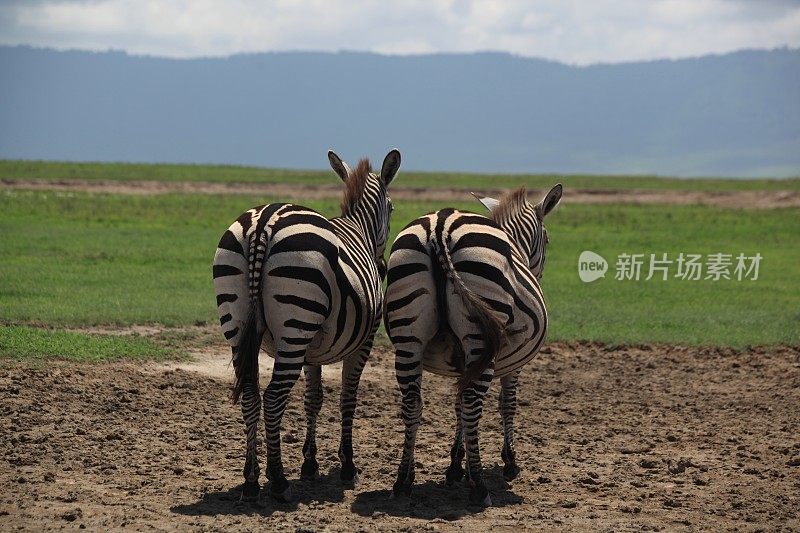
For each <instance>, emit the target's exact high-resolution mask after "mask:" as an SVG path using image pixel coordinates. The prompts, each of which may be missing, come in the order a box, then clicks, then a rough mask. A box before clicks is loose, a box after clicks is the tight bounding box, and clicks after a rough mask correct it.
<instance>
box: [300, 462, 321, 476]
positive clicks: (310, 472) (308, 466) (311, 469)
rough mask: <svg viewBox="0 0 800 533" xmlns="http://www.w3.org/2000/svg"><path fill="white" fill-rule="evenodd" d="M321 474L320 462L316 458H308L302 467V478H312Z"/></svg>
mask: <svg viewBox="0 0 800 533" xmlns="http://www.w3.org/2000/svg"><path fill="white" fill-rule="evenodd" d="M317 474H319V463H318V462H317V460H316V459H306V460H305V461H303V466H302V467H301V468H300V479H303V480H310V479H314V478H315V477H317Z"/></svg>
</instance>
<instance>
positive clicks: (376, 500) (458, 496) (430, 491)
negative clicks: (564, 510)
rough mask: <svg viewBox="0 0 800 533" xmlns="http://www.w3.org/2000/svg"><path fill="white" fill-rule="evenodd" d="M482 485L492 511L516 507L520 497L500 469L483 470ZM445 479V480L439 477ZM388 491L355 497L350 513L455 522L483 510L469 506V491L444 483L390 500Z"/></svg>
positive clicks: (419, 485) (425, 484) (417, 486)
mask: <svg viewBox="0 0 800 533" xmlns="http://www.w3.org/2000/svg"><path fill="white" fill-rule="evenodd" d="M483 475H484V482H485V483H486V487H487V488H488V489H489V492H490V493H491V495H492V507H505V506H508V505H519V504H521V503H522V502H523V499H522V498H521V497H520V496H517V495H516V494H514V492H512V490H511V486H510V485H509V484H508V483H507V482H506V481H505V480H504V479H503V469H502V467H500V466H497V465H495V466H494V467H492V468H487V469H485V470H484V474H483ZM442 478H444V476H442ZM391 494H392V491H391V489H385V490H373V491H368V492H362V493H360V494H358V495H356V498H355V501H354V502H353V504H352V505H351V506H350V509H351V510H352V511H353V512H354V513H356V514H358V515H360V516H373V515H375V514H376V513H382V514H387V515H390V516H397V517H414V518H422V519H425V520H435V519H437V518H440V519H444V520H447V521H453V520H458V519H460V518H462V517H464V516H466V515H470V514H476V513H481V512H483V510H484V509H483V508H481V507H475V506H471V505H469V499H468V496H469V488H468V487H467V486H466V484H465V483H456V484H455V485H453V486H452V487H447V486H445V484H444V479H442V480H438V481H434V480H430V481H425V482H423V483H416V484H415V485H414V488H413V489H412V491H411V496H410V497H399V498H394V499H392V498H390V496H391Z"/></svg>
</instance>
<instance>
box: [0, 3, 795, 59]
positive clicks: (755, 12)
mask: <svg viewBox="0 0 800 533" xmlns="http://www.w3.org/2000/svg"><path fill="white" fill-rule="evenodd" d="M0 43H2V44H33V45H39V46H52V47H56V48H88V49H101V50H104V49H109V48H113V49H123V50H126V51H128V52H130V53H134V54H152V55H163V56H171V57H193V56H200V55H228V54H233V53H237V52H257V51H266V50H362V51H375V52H382V53H392V54H403V53H429V52H470V51H484V50H499V51H508V52H512V53H515V54H519V55H524V56H536V57H545V58H550V59H556V60H559V61H564V62H567V63H577V64H588V63H595V62H617V61H631V60H640V59H652V58H662V57H667V58H677V57H686V56H696V55H702V54H707V53H722V52H728V51H732V50H738V49H742V48H774V47H777V46H785V45H788V46H792V47H796V46H800V4H798V2H791V1H781V0H762V1H747V0H653V1H645V0H616V1H614V0H595V1H593V2H586V1H580V0H562V1H545V0H533V1H530V0H528V1H523V0H507V1H505V2H496V1H494V0H470V1H457V0H409V1H405V2H401V3H398V2H381V1H378V0H366V1H363V2H349V1H345V0H327V1H323V0H272V1H249V0H228V1H226V2H218V1H212V0H174V1H156V0H142V1H134V0H95V1H76V0H59V1H53V0H51V1H47V0H45V1H42V0H39V1H26V2H23V1H11V2H8V1H6V2H0Z"/></svg>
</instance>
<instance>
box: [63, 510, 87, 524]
mask: <svg viewBox="0 0 800 533" xmlns="http://www.w3.org/2000/svg"><path fill="white" fill-rule="evenodd" d="M82 515H83V512H82V511H81V510H80V508H79V507H76V508H75V509H73V510H71V511H67V512H66V513H64V514H62V515H61V518H63V519H64V520H66V521H67V522H74V521H75V520H77V519H78V518H80V517H81V516H82Z"/></svg>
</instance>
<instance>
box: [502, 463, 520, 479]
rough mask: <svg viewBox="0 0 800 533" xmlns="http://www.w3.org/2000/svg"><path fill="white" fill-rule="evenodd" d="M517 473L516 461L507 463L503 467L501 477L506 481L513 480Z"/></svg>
mask: <svg viewBox="0 0 800 533" xmlns="http://www.w3.org/2000/svg"><path fill="white" fill-rule="evenodd" d="M518 475H519V467H518V466H517V463H509V464H507V465H505V466H504V467H503V479H505V480H506V481H508V482H510V481H514V480H515V479H517V476H518Z"/></svg>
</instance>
